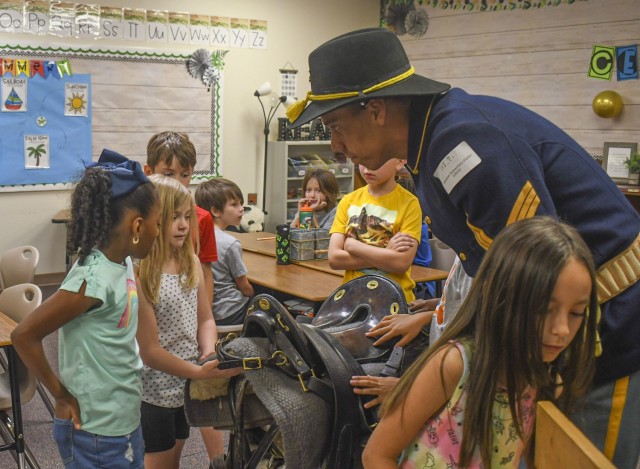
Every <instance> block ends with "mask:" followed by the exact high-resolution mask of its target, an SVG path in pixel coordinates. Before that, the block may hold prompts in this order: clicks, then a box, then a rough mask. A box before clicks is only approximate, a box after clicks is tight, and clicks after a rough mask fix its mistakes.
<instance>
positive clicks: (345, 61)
mask: <svg viewBox="0 0 640 469" xmlns="http://www.w3.org/2000/svg"><path fill="white" fill-rule="evenodd" d="M309 74H310V81H311V91H310V92H309V93H308V94H307V97H306V99H304V100H302V101H298V102H297V103H295V104H294V105H293V106H291V107H290V108H289V109H288V110H287V117H289V121H290V122H291V125H290V127H298V126H300V125H302V124H305V123H307V122H309V121H311V120H313V119H315V118H316V117H319V116H321V115H323V114H326V113H327V112H329V111H333V110H334V109H337V108H339V107H342V106H345V105H347V104H349V103H353V102H356V101H358V100H362V99H366V98H380V97H387V96H419V95H430V94H440V93H444V92H445V91H447V90H448V89H449V88H450V85H448V84H446V83H441V82H439V81H435V80H430V79H429V78H426V77H423V76H420V75H416V74H415V73H414V70H413V67H412V66H411V64H410V63H409V59H408V58H407V54H406V53H405V51H404V48H403V47H402V43H401V42H400V40H399V39H398V37H397V36H396V35H395V34H394V33H393V32H391V31H389V30H388V29H384V28H369V29H361V30H358V31H352V32H350V33H347V34H343V35H342V36H338V37H336V38H334V39H331V40H330V41H328V42H325V43H324V44H322V45H321V46H319V47H318V48H316V49H315V50H314V51H313V52H311V54H309ZM307 103H309V104H308V105H307Z"/></svg>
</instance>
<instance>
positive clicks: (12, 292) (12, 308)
mask: <svg viewBox="0 0 640 469" xmlns="http://www.w3.org/2000/svg"><path fill="white" fill-rule="evenodd" d="M40 303H42V292H41V291H40V288H39V287H38V286H37V285H33V284H31V283H23V284H20V285H14V286H12V287H8V288H5V289H4V290H3V291H2V293H0V312H2V313H3V314H4V315H5V316H7V317H9V318H11V319H13V320H14V321H15V322H17V323H19V322H20V321H22V320H23V319H24V318H25V317H27V316H28V315H29V314H30V313H31V312H32V311H33V310H34V309H36V308H37V307H38V306H39V305H40ZM16 364H17V367H18V380H19V385H20V400H21V402H22V404H25V403H27V402H29V401H30V400H31V399H32V398H33V396H34V394H35V392H36V386H37V384H36V378H35V376H34V375H33V374H32V373H31V372H30V371H29V369H28V368H27V367H26V366H25V364H24V363H23V362H22V360H21V359H20V357H18V356H17V354H16ZM10 408H11V387H10V386H9V372H8V371H7V370H5V371H4V372H2V373H0V410H7V409H10Z"/></svg>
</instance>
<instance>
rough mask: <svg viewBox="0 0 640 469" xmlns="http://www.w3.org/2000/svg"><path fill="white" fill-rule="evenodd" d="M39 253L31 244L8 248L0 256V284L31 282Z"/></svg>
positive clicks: (10, 285) (9, 284)
mask: <svg viewBox="0 0 640 469" xmlns="http://www.w3.org/2000/svg"><path fill="white" fill-rule="evenodd" d="M39 257H40V253H39V252H38V249H36V248H35V247H33V246H19V247H17V248H13V249H9V250H8V251H6V252H5V253H4V254H2V257H0V286H1V287H2V289H3V290H4V289H5V288H8V287H12V286H13V285H19V284H21V283H33V279H34V278H35V275H36V266H37V265H38V259H39Z"/></svg>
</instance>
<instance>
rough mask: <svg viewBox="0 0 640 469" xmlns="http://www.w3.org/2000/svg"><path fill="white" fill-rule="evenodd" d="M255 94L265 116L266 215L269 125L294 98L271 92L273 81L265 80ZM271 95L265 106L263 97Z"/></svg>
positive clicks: (265, 208)
mask: <svg viewBox="0 0 640 469" xmlns="http://www.w3.org/2000/svg"><path fill="white" fill-rule="evenodd" d="M253 95H254V96H255V97H256V98H258V102H259V103H260V108H262V116H263V117H264V129H263V132H264V171H263V173H262V211H263V212H264V214H265V215H267V157H268V152H269V133H270V129H269V125H270V124H271V120H272V119H273V116H275V114H276V111H277V110H278V108H279V107H280V105H281V104H282V103H285V106H287V107H288V106H289V105H290V104H293V101H294V100H293V99H290V98H287V97H286V96H278V95H277V94H275V93H272V92H271V83H269V82H268V81H265V82H264V83H263V84H261V85H260V86H259V87H258V89H256V91H255V92H254V93H253ZM267 96H268V97H269V100H268V102H267V106H268V107H265V103H263V102H262V98H265V100H266V97H267Z"/></svg>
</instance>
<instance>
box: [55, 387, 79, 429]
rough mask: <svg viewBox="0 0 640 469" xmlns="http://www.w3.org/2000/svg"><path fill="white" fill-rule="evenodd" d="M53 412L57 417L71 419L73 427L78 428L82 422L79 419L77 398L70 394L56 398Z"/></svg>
mask: <svg viewBox="0 0 640 469" xmlns="http://www.w3.org/2000/svg"><path fill="white" fill-rule="evenodd" d="M54 414H55V416H56V417H58V418H59V419H64V420H73V427H74V428H75V429H76V430H80V428H81V427H82V422H81V421H80V405H79V404H78V400H77V399H76V398H75V397H73V396H72V395H71V394H69V393H67V394H66V395H65V396H64V397H61V398H59V399H56V404H55V409H54Z"/></svg>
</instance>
